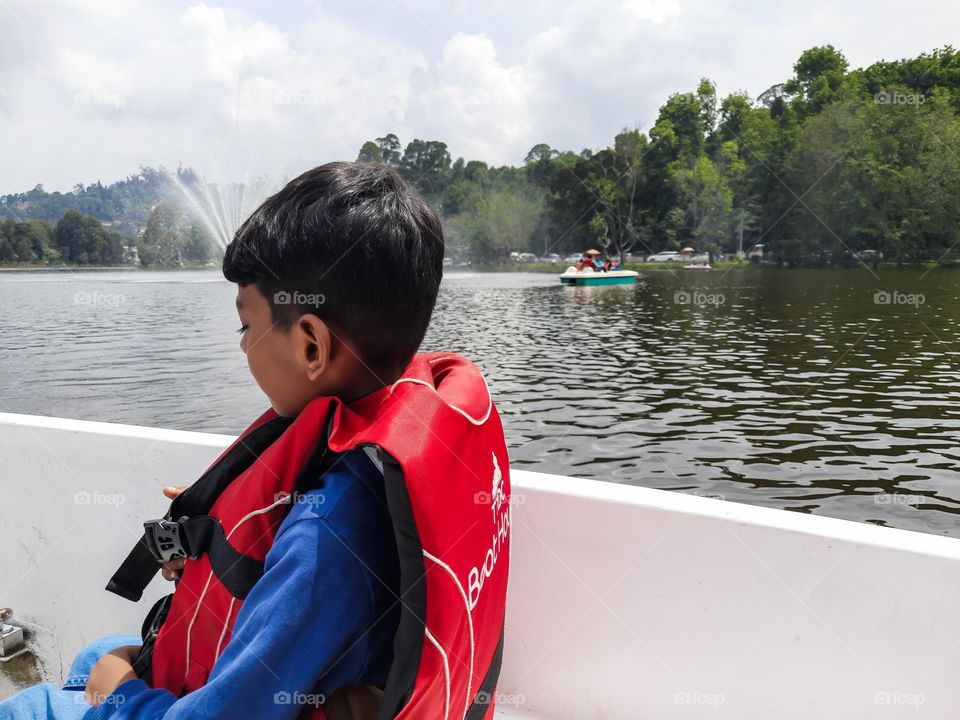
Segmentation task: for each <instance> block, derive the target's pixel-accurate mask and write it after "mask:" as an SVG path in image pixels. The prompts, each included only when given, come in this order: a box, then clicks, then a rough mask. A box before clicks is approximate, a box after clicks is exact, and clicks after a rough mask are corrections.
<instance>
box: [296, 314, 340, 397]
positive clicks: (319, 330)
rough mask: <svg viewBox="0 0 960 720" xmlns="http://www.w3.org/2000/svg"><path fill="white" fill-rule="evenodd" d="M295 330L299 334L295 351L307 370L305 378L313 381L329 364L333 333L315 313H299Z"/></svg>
mask: <svg viewBox="0 0 960 720" xmlns="http://www.w3.org/2000/svg"><path fill="white" fill-rule="evenodd" d="M296 331H297V334H298V336H299V337H298V341H299V342H298V344H299V347H298V348H297V352H298V353H299V354H300V358H301V360H302V361H303V364H304V368H305V369H306V371H307V379H308V380H309V381H310V382H313V381H315V380H316V379H317V378H319V377H320V376H321V375H323V373H324V372H326V370H327V368H328V367H329V366H330V355H331V352H332V344H331V343H332V340H333V335H332V333H331V332H330V328H329V327H327V324H326V323H325V322H324V321H323V320H321V319H320V318H318V317H317V316H316V315H301V316H300V319H299V320H297V324H296Z"/></svg>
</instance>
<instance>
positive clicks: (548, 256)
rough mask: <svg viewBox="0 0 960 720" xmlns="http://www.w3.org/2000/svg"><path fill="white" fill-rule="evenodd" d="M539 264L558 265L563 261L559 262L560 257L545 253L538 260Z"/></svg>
mask: <svg viewBox="0 0 960 720" xmlns="http://www.w3.org/2000/svg"><path fill="white" fill-rule="evenodd" d="M540 262H546V263H558V262H563V260H561V258H560V256H559V255H557V254H556V253H547V254H546V255H544V256H543V257H542V258H540Z"/></svg>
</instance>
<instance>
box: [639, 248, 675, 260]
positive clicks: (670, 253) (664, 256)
mask: <svg viewBox="0 0 960 720" xmlns="http://www.w3.org/2000/svg"><path fill="white" fill-rule="evenodd" d="M679 259H680V253H678V252H676V251H675V250H664V251H663V252H658V253H657V254H656V255H650V256H649V257H648V258H647V262H671V261H673V260H679Z"/></svg>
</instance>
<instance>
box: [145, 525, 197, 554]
mask: <svg viewBox="0 0 960 720" xmlns="http://www.w3.org/2000/svg"><path fill="white" fill-rule="evenodd" d="M186 519H187V518H186V517H182V518H180V519H179V520H148V521H147V522H145V523H144V524H143V529H144V535H143V539H144V542H145V543H146V545H147V549H148V550H149V551H150V554H151V555H153V559H154V560H156V561H157V562H158V563H160V564H161V565H163V564H165V563H168V562H170V561H171V560H177V559H179V558H187V557H192V556H193V553H192V552H190V548H189V546H188V544H187V536H186V533H185V532H183V524H182V523H183V521H184V520H186Z"/></svg>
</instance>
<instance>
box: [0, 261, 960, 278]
mask: <svg viewBox="0 0 960 720" xmlns="http://www.w3.org/2000/svg"><path fill="white" fill-rule="evenodd" d="M687 265H689V263H685V262H679V263H678V262H663V263H659V262H658V263H643V262H639V263H624V264H623V268H622V269H624V270H636V271H638V272H663V271H670V272H672V271H676V270H683V268H684V267H686V266H687ZM711 267H712V269H713V270H871V271H873V270H956V269H958V268H960V261H954V260H951V261H949V262H943V263H941V262H935V261H927V262H916V263H901V264H897V263H894V262H882V263H879V264H878V265H876V266H874V265H865V264H858V265H850V266H836V265H828V266H824V267H815V266H807V265H796V266H790V265H782V264H778V263H774V262H759V263H745V262H732V261H724V260H721V261H718V262H714V263H711ZM566 268H567V265H566V264H564V263H517V262H506V263H490V264H486V263H485V264H476V265H469V266H467V267H445V268H444V272H464V273H498V272H514V273H524V272H527V273H543V274H549V273H556V274H557V275H560V274H562V273H563V271H564V270H566ZM219 269H220V264H219V263H214V264H208V265H190V266H183V267H160V266H154V267H145V268H144V267H139V266H135V265H59V266H57V267H50V266H49V265H0V274H2V273H38V272H43V273H58V272H59V273H77V272H111V271H120V272H177V271H185V272H195V271H197V270H219Z"/></svg>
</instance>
